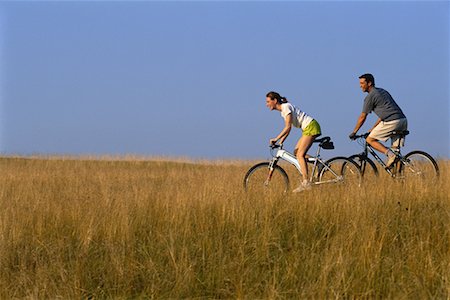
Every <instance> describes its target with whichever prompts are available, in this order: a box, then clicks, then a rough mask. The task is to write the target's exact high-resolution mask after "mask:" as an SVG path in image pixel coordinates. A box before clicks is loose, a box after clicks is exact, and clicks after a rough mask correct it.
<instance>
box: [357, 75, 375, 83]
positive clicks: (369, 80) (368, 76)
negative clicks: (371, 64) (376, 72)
mask: <svg viewBox="0 0 450 300" xmlns="http://www.w3.org/2000/svg"><path fill="white" fill-rule="evenodd" d="M361 78H364V79H365V80H366V82H367V83H369V82H372V86H375V78H374V77H373V75H372V74H369V73H367V74H363V75H361V76H359V79H361Z"/></svg>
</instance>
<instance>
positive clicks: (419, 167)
mask: <svg viewBox="0 0 450 300" xmlns="http://www.w3.org/2000/svg"><path fill="white" fill-rule="evenodd" d="M400 163H401V164H402V165H401V169H400V174H401V176H403V177H404V178H405V179H408V180H409V179H417V180H433V179H436V178H437V177H438V176H439V167H438V164H437V163H436V161H435V160H434V158H433V157H432V156H431V155H429V154H428V153H426V152H423V151H412V152H410V153H408V154H406V155H405V158H404V160H402V161H401V162H400Z"/></svg>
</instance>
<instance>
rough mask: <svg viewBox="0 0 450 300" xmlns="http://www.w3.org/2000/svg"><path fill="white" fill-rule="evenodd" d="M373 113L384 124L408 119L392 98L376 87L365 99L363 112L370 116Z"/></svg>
mask: <svg viewBox="0 0 450 300" xmlns="http://www.w3.org/2000/svg"><path fill="white" fill-rule="evenodd" d="M372 111H374V112H375V114H376V115H377V116H378V117H379V118H380V119H381V121H384V122H387V121H393V120H398V119H403V118H406V117H405V115H404V114H403V112H402V110H401V109H400V107H399V106H398V105H397V103H395V101H394V99H393V98H392V96H391V95H390V94H389V93H388V92H387V91H386V90H383V89H382V88H377V87H374V88H373V89H372V90H371V91H370V93H369V94H368V95H367V96H366V98H365V99H364V106H363V110H362V112H364V113H366V114H370V113H371V112H372Z"/></svg>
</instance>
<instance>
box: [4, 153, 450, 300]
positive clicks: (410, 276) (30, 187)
mask: <svg viewBox="0 0 450 300" xmlns="http://www.w3.org/2000/svg"><path fill="white" fill-rule="evenodd" d="M251 164H252V163H251V162H248V163H247V162H226V161H225V162H210V163H208V162H194V163H192V162H182V161H178V162H169V161H162V160H154V161H145V160H141V159H135V160H133V159H126V160H125V159H112V160H107V159H98V160H93V159H90V160H83V159H62V158H61V159H57V158H39V157H37V158H32V159H24V158H13V157H4V158H1V159H0V270H1V271H0V298H1V299H11V298H32V299H34V298H39V299H41V298H45V299H48V298H53V299H54V298H119V299H120V298H204V299H206V298H208V299H209V298H246V299H249V298H349V297H352V298H354V297H357V298H400V299H401V298H403V299H409V298H416V299H417V298H421V299H423V298H449V297H450V200H449V186H450V185H449V175H450V174H449V173H450V164H449V162H448V161H444V160H441V161H439V164H440V168H441V176H440V179H439V180H437V181H435V182H429V183H426V184H417V183H413V182H399V181H394V180H392V179H391V178H388V177H386V176H381V177H380V178H378V179H377V180H367V181H366V182H365V183H364V185H363V186H362V187H359V188H358V187H350V188H349V187H344V186H336V185H334V186H321V187H318V188H314V189H312V190H311V191H307V192H304V193H300V194H288V195H286V196H283V195H279V196H274V195H272V196H270V197H268V196H264V195H255V194H246V193H244V191H243V189H242V179H243V176H244V175H245V172H246V170H247V169H248V168H249V167H250V165H251ZM291 171H292V170H291Z"/></svg>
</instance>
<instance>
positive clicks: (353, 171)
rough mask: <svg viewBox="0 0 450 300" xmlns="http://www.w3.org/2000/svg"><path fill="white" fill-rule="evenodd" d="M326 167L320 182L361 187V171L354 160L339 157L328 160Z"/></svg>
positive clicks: (321, 174) (321, 173) (320, 175)
mask: <svg viewBox="0 0 450 300" xmlns="http://www.w3.org/2000/svg"><path fill="white" fill-rule="evenodd" d="M325 165H326V166H327V167H324V168H323V169H322V170H321V172H320V174H319V181H320V182H336V183H338V182H340V183H344V184H346V185H356V186H360V185H361V181H362V174H361V169H360V168H359V166H358V165H357V164H356V163H355V162H354V161H353V160H350V159H349V158H347V157H341V156H337V157H333V158H330V159H329V160H327V161H326V162H325ZM333 173H334V174H333Z"/></svg>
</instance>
